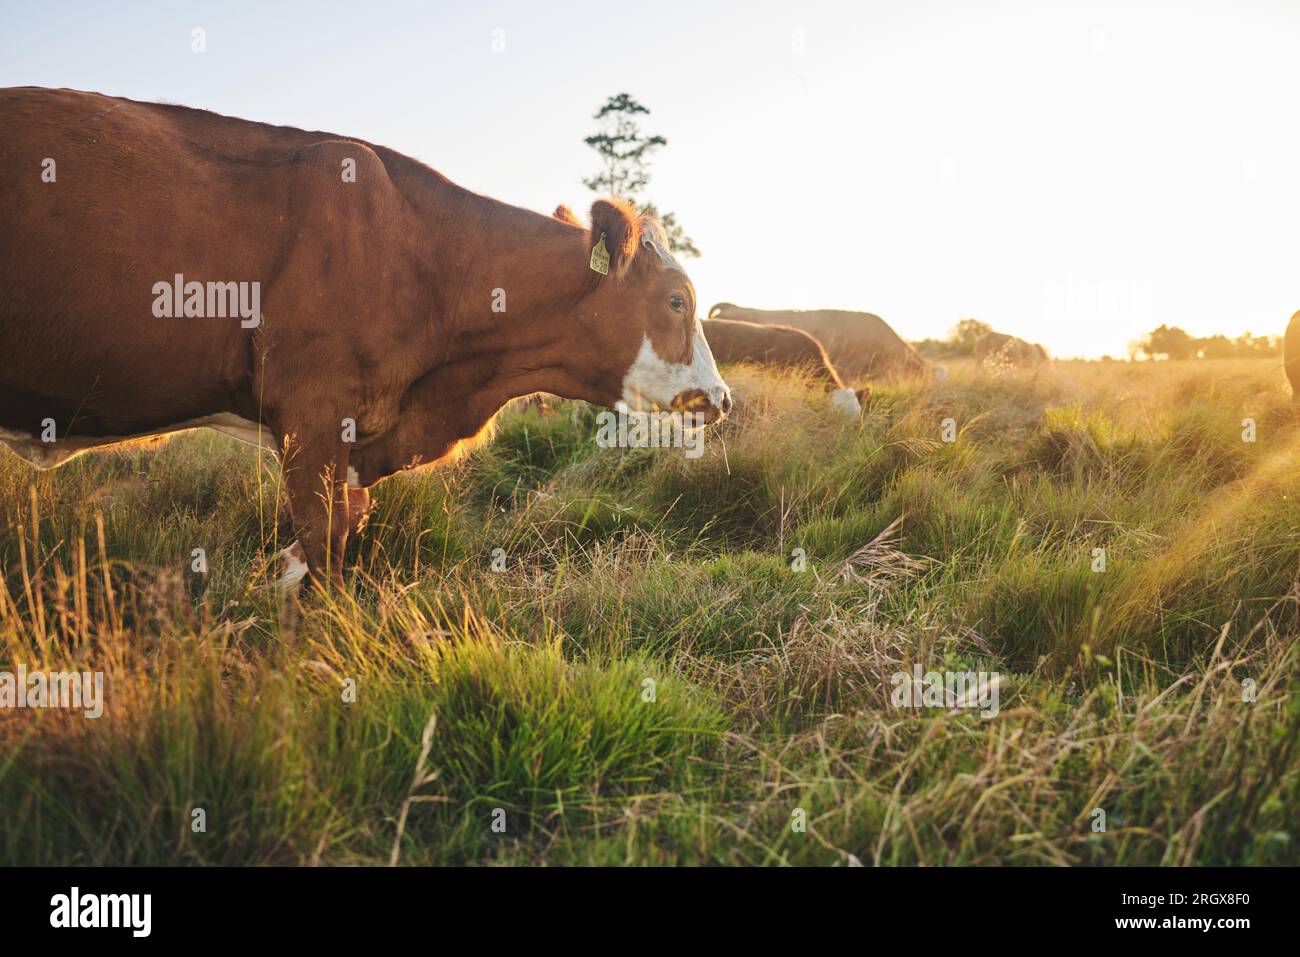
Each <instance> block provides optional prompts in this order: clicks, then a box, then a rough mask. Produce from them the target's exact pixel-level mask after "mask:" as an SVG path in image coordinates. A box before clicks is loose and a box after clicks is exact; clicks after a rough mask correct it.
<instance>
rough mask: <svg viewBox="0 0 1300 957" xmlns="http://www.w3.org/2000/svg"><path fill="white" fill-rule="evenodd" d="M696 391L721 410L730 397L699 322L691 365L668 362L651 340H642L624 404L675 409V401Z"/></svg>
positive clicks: (625, 385)
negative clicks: (686, 393)
mask: <svg viewBox="0 0 1300 957" xmlns="http://www.w3.org/2000/svg"><path fill="white" fill-rule="evenodd" d="M693 389H698V390H700V391H701V392H703V393H704V394H705V396H707V397H708V400H709V402H711V403H712V404H713V405H714V406H717V407H719V408H720V407H721V406H722V403H723V399H724V398H726V396H727V384H726V383H725V382H723V381H722V375H721V374H720V373H719V372H718V366H717V364H716V363H715V362H714V361H713V353H712V352H710V351H709V343H708V342H707V341H706V340H705V338H704V330H703V329H701V328H700V321H699V320H698V319H696V320H695V340H694V347H693V348H692V350H691V361H690V362H689V363H684V362H665V361H664V360H663V359H661V358H660V357H659V353H657V352H655V350H654V346H653V345H651V343H650V337H649V336H646V337H645V338H644V339H642V341H641V350H640V351H639V352H638V353H637V354H636V358H635V359H634V360H633V361H632V367H631V368H630V369H628V370H627V375H625V376H624V377H623V401H624V402H626V403H627V405H628V407H629V408H631V409H641V408H644V407H645V406H647V405H650V404H651V403H654V404H656V405H659V406H662V407H663V408H665V409H667V408H670V407H671V406H672V402H673V399H675V398H676V397H677V396H679V395H681V394H682V393H683V392H688V391H691V390H693Z"/></svg>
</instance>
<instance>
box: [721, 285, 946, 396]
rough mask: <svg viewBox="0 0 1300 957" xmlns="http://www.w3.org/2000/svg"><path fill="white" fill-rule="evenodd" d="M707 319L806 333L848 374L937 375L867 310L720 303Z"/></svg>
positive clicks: (918, 355) (908, 346)
mask: <svg viewBox="0 0 1300 957" xmlns="http://www.w3.org/2000/svg"><path fill="white" fill-rule="evenodd" d="M709 318H710V319H734V320H738V321H741V322H754V323H758V324H760V325H765V326H793V327H794V328H796V329H802V330H803V331H804V332H807V333H809V334H810V335H812V336H814V337H815V338H816V339H817V341H818V342H820V343H821V344H822V345H823V346H824V347H825V348H826V354H827V355H829V356H830V357H831V361H832V362H834V363H835V368H836V369H838V370H839V371H840V374H841V375H845V376H850V377H856V376H888V375H929V374H931V372H932V371H933V370H932V369H931V367H930V364H929V363H928V362H926V361H925V359H923V358H922V357H921V354H920V353H918V352H917V351H916V350H915V349H914V348H912V346H911V345H909V344H908V343H907V342H905V341H903V339H902V337H901V336H899V334H898V333H896V332H895V331H894V330H893V329H891V328H890V327H889V324H888V323H887V322H885V320H883V319H881V318H880V317H879V316H876V315H872V314H871V313H869V312H847V311H845V310H842V309H817V310H809V311H801V310H775V309H746V308H744V307H742V306H736V305H732V304H731V303H729V302H720V303H718V304H716V305H715V306H714V307H713V308H712V309H710V310H709Z"/></svg>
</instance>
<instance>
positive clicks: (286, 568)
mask: <svg viewBox="0 0 1300 957" xmlns="http://www.w3.org/2000/svg"><path fill="white" fill-rule="evenodd" d="M280 567H281V569H282V571H281V573H280V580H279V583H278V584H279V586H280V587H281V588H284V589H292V588H294V587H295V586H297V585H298V583H299V582H301V581H302V580H303V579H304V578H306V577H307V555H306V553H305V552H303V550H302V545H300V544H299V543H298V542H294V543H293V544H292V545H290V546H289V547H288V548H284V549H281V550H280Z"/></svg>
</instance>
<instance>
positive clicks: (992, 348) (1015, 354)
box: [975, 332, 1052, 368]
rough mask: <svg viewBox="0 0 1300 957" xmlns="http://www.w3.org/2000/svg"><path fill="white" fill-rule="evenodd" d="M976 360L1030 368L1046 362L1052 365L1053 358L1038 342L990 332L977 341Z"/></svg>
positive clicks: (998, 364) (990, 364)
mask: <svg viewBox="0 0 1300 957" xmlns="http://www.w3.org/2000/svg"><path fill="white" fill-rule="evenodd" d="M975 361H976V362H978V363H980V364H981V365H987V366H1010V367H1013V368H1029V367H1031V366H1036V365H1042V364H1044V363H1046V364H1048V365H1050V364H1051V362H1052V359H1051V357H1050V356H1049V355H1048V354H1047V350H1046V349H1044V348H1043V347H1042V346H1041V345H1039V344H1038V343H1036V342H1026V341H1025V340H1024V339H1020V338H1017V337H1016V336H1009V335H1007V334H1006V333H1002V332H988V333H985V334H984V335H982V336H980V338H979V339H978V341H976V343H975Z"/></svg>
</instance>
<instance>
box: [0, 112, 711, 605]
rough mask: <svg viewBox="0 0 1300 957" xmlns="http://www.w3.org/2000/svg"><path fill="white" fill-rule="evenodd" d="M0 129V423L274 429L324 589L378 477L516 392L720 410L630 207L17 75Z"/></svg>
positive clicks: (115, 432)
mask: <svg viewBox="0 0 1300 957" xmlns="http://www.w3.org/2000/svg"><path fill="white" fill-rule="evenodd" d="M0 131H3V134H2V135H0V169H3V170H4V171H5V173H4V176H3V177H2V178H0V342H3V343H4V361H3V363H0V440H2V441H3V442H4V443H6V444H8V445H9V446H10V448H12V449H13V450H14V451H15V452H17V453H18V454H19V455H21V456H23V457H24V458H26V459H28V460H29V461H31V462H32V463H33V464H35V465H37V466H40V467H52V466H55V465H58V464H60V463H61V462H64V461H66V460H67V459H68V458H70V457H71V456H73V455H76V454H77V453H79V452H82V451H85V450H87V449H93V448H97V447H100V446H105V445H111V444H114V443H117V442H121V441H126V440H130V439H135V438H140V437H144V436H151V435H161V434H165V433H169V432H174V431H178V430H181V429H189V428H196V427H201V426H206V427H209V428H214V429H218V430H220V431H222V432H226V433H228V434H232V435H236V436H238V437H240V438H243V439H247V440H249V441H253V442H257V443H260V444H262V445H264V446H266V447H267V448H269V449H272V450H274V451H275V452H276V453H277V454H279V455H281V456H282V465H283V468H284V476H285V485H286V489H287V492H288V496H289V503H290V508H291V511H292V514H293V519H294V524H295V526H296V530H297V533H298V542H297V543H295V546H293V547H292V548H291V551H290V554H292V555H296V556H301V557H302V558H303V559H304V560H305V563H306V565H305V567H304V569H303V570H304V571H305V570H306V568H310V571H311V573H312V575H313V577H315V578H318V579H320V580H321V581H324V582H331V583H334V584H340V583H341V582H342V574H341V557H342V550H343V546H344V543H345V542H346V539H347V537H348V535H349V533H350V532H351V531H352V530H353V529H355V528H357V527H359V526H360V524H361V523H362V522H363V521H364V518H365V514H366V512H367V510H368V507H369V501H368V495H367V494H366V493H365V491H364V490H365V489H367V488H369V487H370V486H372V485H374V484H375V483H376V482H378V481H379V480H380V479H383V478H385V477H386V476H389V475H392V474H394V473H396V472H399V471H402V470H403V469H409V468H414V467H417V466H421V465H428V464H433V463H437V462H442V461H446V460H447V459H449V458H451V457H453V456H454V455H456V454H457V452H458V451H460V450H463V449H464V448H465V447H466V446H467V444H468V443H471V442H472V441H473V440H474V439H475V438H477V437H479V436H481V435H482V434H483V433H484V431H485V428H486V426H487V425H488V423H489V422H490V421H491V419H492V417H493V416H494V415H495V413H496V412H497V410H498V409H500V408H501V407H502V406H503V405H504V404H505V403H507V402H508V401H509V400H511V399H512V398H514V397H516V396H522V395H528V394H530V393H533V392H538V391H546V392H553V393H556V394H558V395H562V396H566V397H569V398H575V399H585V400H588V401H591V402H595V403H598V404H601V405H613V404H615V403H617V402H620V401H625V402H627V403H628V405H629V406H632V407H634V408H635V407H643V406H647V405H657V406H661V407H664V408H670V409H677V410H683V409H685V410H690V411H693V412H697V413H699V414H700V416H701V418H702V420H703V421H705V422H710V421H714V420H716V419H718V418H720V417H721V416H722V415H724V414H725V413H726V411H727V409H728V408H729V407H730V404H731V398H730V395H729V394H728V392H727V387H726V385H725V384H724V383H723V381H722V378H721V377H720V376H719V374H718V371H717V367H716V365H715V364H714V361H713V356H712V355H711V354H710V352H709V347H708V344H707V342H706V341H705V338H704V335H703V333H702V331H701V329H700V324H699V322H698V321H697V319H696V318H695V310H696V302H695V290H694V287H693V286H692V285H691V282H690V280H689V279H688V278H687V276H686V273H685V272H684V271H683V270H682V268H681V266H680V265H679V264H678V263H677V262H676V260H675V259H673V258H672V256H671V254H670V253H669V252H668V249H667V244H666V240H665V239H664V236H663V232H662V230H661V229H660V228H659V227H658V226H657V224H655V223H654V222H653V221H651V220H646V219H641V218H639V217H637V216H636V215H635V213H634V212H633V210H632V209H631V208H630V207H628V206H627V205H625V204H622V203H619V202H614V201H605V200H601V201H597V202H596V203H595V205H593V207H592V209H591V226H590V228H589V229H587V228H584V227H580V226H576V225H574V224H572V223H567V222H561V221H559V220H556V219H554V218H553V217H550V216H544V215H541V214H538V213H533V212H529V211H527V210H523V209H519V208H517V207H514V206H509V205H507V204H505V203H502V202H498V201H497V200H494V199H489V198H488V197H485V196H480V195H477V194H475V193H472V192H470V191H468V190H466V189H463V188H461V187H459V186H457V185H455V184H454V183H452V182H450V181H449V180H447V179H446V178H445V177H443V176H441V175H439V174H438V173H436V172H434V171H433V170H432V169H430V168H429V167H427V166H424V165H423V164H421V163H419V162H417V161H415V160H413V159H410V158H408V157H406V156H403V155H401V154H400V153H396V152H394V151H393V150H390V149H387V148H385V147H382V146H375V145H373V144H370V143H365V142H362V141H360V140H356V139H352V138H349V137H342V136H335V135H332V134H328V133H311V132H305V131H303V130H298V129H292V128H289V127H278V126H269V125H266V124H263V123H252V122H248V121H245V120H239V119H233V118H230V117H224V116H219V115H217V114H214V113H208V112H205V111H201V110H192V109H187V108H184V107H179V106H170V105H161V104H154V103H138V102H134V101H131V100H126V99H120V98H115V97H107V96H101V95H99V94H95V93H81V92H76V91H71V90H47V89H38V88H31V87H26V88H18V89H7V90H0Z"/></svg>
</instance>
